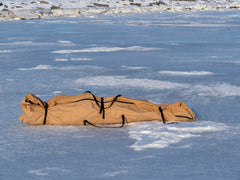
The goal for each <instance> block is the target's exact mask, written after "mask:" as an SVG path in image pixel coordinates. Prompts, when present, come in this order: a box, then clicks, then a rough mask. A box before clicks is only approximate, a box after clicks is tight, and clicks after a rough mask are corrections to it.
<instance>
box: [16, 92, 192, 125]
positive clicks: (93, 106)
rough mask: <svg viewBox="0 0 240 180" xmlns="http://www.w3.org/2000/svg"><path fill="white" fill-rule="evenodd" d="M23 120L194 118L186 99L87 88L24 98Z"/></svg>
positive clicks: (114, 121)
mask: <svg viewBox="0 0 240 180" xmlns="http://www.w3.org/2000/svg"><path fill="white" fill-rule="evenodd" d="M21 108H22V110H23V113H22V115H21V116H20V117H19V120H20V121H23V122H24V123H27V124H31V125H44V124H46V125H87V124H91V125H99V124H122V126H123V125H124V123H130V122H140V121H153V120H158V121H162V122H164V123H165V122H173V121H174V122H177V121H194V120H196V119H197V118H196V117H195V114H194V113H193V111H192V110H191V109H190V108H188V107H187V106H186V105H185V104H184V103H183V102H176V103H174V104H161V105H158V104H153V103H151V102H149V101H146V100H137V99H130V98H126V97H123V96H121V95H118V96H115V97H106V98H101V97H98V96H95V95H93V94H91V92H87V93H85V94H80V95H76V96H72V95H58V96H55V97H53V98H52V99H50V100H49V101H46V102H43V101H42V100H41V99H39V98H38V97H36V96H35V95H34V94H28V95H26V96H25V98H24V99H23V100H22V101H21Z"/></svg>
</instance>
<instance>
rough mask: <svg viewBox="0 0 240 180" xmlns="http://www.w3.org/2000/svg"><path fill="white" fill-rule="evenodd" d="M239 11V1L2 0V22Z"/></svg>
mask: <svg viewBox="0 0 240 180" xmlns="http://www.w3.org/2000/svg"><path fill="white" fill-rule="evenodd" d="M239 8H240V1H239V0H72V1H69V0H22V1H19V0H0V21H6V20H23V19H38V18H48V17H53V16H54V17H62V16H68V17H77V16H92V15H96V14H98V15H99V14H107V15H114V14H119V13H121V14H127V13H149V12H158V13H159V12H160V13H161V12H165V11H170V12H186V11H212V10H217V11H222V10H229V9H239Z"/></svg>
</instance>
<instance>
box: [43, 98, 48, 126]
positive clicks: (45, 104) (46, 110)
mask: <svg viewBox="0 0 240 180" xmlns="http://www.w3.org/2000/svg"><path fill="white" fill-rule="evenodd" d="M44 109H45V115H44V120H43V125H44V124H46V121H47V113H48V103H46V102H44Z"/></svg>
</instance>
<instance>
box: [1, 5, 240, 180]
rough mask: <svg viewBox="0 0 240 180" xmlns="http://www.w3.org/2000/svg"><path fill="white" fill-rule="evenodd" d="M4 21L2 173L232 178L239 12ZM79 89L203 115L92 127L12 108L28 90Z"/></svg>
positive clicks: (43, 93) (239, 91)
mask: <svg viewBox="0 0 240 180" xmlns="http://www.w3.org/2000/svg"><path fill="white" fill-rule="evenodd" d="M12 2H15V3H17V2H18V1H12ZM23 2H25V1H23ZM26 2H27V1H26ZM49 2H50V1H49ZM51 2H53V1H51ZM56 2H57V1H56ZM61 2H62V1H61ZM77 2H78V1H77ZM82 2H83V3H85V2H87V1H82ZM145 2H146V1H145ZM3 3H4V2H3ZM59 3H60V1H59ZM69 3H70V2H69ZM37 4H39V1H37ZM50 5H52V4H50ZM50 5H46V6H50ZM54 5H56V4H54ZM9 6H10V5H9ZM0 27H1V28H0V36H1V38H0V114H1V116H0V122H1V123H0V127H1V131H0V167H1V168H0V177H1V178H0V179H13V180H15V179H17V180H19V179H20V180H21V179H24V180H25V179H69V180H70V179H124V180H126V179H139V180H141V179H144V180H145V179H150V180H151V179H224V180H225V179H239V176H240V174H239V162H240V156H239V149H240V146H239V144H240V143H239V139H240V133H239V132H240V124H239V109H240V104H239V100H240V76H239V75H240V74H239V68H240V66H239V64H240V63H239V49H240V45H239V42H240V39H239V38H240V37H239V28H240V13H239V11H234V10H233V11H218V12H187V13H167V12H165V13H162V14H159V13H151V14H144V15H125V16H103V15H99V16H92V17H78V18H52V19H36V20H31V21H14V22H0ZM73 51H78V52H73ZM53 52H55V53H53ZM56 52H66V53H56ZM85 90H91V91H92V92H93V93H95V94H96V95H99V96H102V97H105V96H113V95H117V94H122V95H124V96H127V97H130V98H138V99H147V100H150V101H151V102H154V103H174V102H176V101H184V102H185V103H186V104H187V105H188V106H189V107H191V108H192V109H193V110H194V112H195V113H196V115H197V117H198V121H196V122H190V123H178V124H162V123H160V122H144V123H132V124H127V125H126V127H124V128H121V129H97V128H93V127H89V126H88V127H81V126H66V127H65V126H64V127H61V126H29V125H26V124H22V123H21V122H19V121H18V119H17V118H18V116H19V115H20V114H21V113H22V111H21V109H20V107H19V105H20V101H21V100H22V99H23V98H24V95H25V94H28V93H34V94H36V95H37V96H39V97H40V98H41V99H42V100H44V101H45V100H48V99H50V98H51V97H53V96H55V95H59V94H72V95H74V94H79V93H83V92H84V91H85ZM106 116H107V114H106Z"/></svg>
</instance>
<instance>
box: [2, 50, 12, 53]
mask: <svg viewBox="0 0 240 180" xmlns="http://www.w3.org/2000/svg"><path fill="white" fill-rule="evenodd" d="M10 52H12V50H0V53H10Z"/></svg>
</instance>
